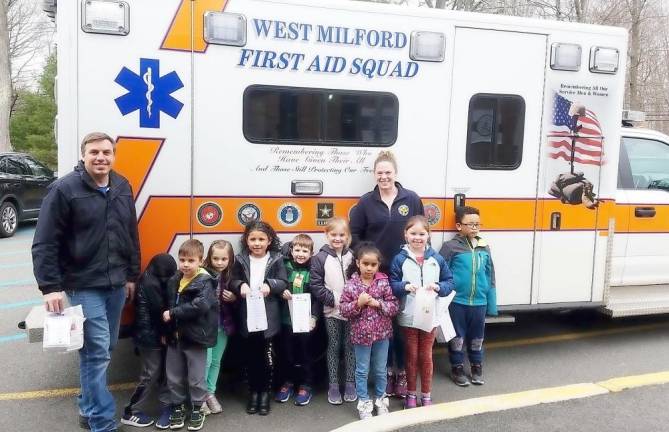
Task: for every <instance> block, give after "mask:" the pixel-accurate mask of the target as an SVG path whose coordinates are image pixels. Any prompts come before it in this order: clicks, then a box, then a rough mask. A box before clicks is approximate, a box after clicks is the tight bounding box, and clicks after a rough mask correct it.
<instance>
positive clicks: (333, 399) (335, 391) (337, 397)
mask: <svg viewBox="0 0 669 432" xmlns="http://www.w3.org/2000/svg"><path fill="white" fill-rule="evenodd" d="M328 402H330V403H331V404H332V405H341V404H342V400H341V392H340V391H339V384H330V388H328Z"/></svg>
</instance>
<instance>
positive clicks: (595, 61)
mask: <svg viewBox="0 0 669 432" xmlns="http://www.w3.org/2000/svg"><path fill="white" fill-rule="evenodd" d="M619 55H620V54H619V52H618V49H616V48H605V47H592V48H591V49H590V72H595V73H605V74H614V73H616V72H618V57H619Z"/></svg>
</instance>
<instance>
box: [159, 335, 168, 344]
mask: <svg viewBox="0 0 669 432" xmlns="http://www.w3.org/2000/svg"><path fill="white" fill-rule="evenodd" d="M160 344H161V345H167V338H166V337H165V336H161V337H160Z"/></svg>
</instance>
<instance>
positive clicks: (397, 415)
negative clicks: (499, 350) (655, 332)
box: [332, 371, 669, 432]
mask: <svg viewBox="0 0 669 432" xmlns="http://www.w3.org/2000/svg"><path fill="white" fill-rule="evenodd" d="M667 383H669V371H664V372H657V373H650V374H643V375H633V376H627V377H618V378H612V379H609V380H605V381H599V382H595V383H581V384H570V385H565V386H560V387H548V388H543V389H536V390H527V391H521V392H516V393H506V394H500V395H492V396H484V397H480V398H473V399H464V400H460V401H455V402H446V403H441V404H436V405H432V406H430V407H425V408H416V409H412V410H403V411H395V412H393V413H390V414H388V415H384V416H382V417H373V418H371V419H367V420H359V421H356V422H353V423H349V424H347V425H345V426H342V427H339V428H337V429H333V430H332V432H356V431H360V430H365V431H366V432H390V431H397V430H400V429H402V428H405V427H410V426H417V425H421V424H427V423H434V422H438V421H443V420H449V419H454V418H459V417H466V416H471V415H475V414H483V413H489V412H496V411H505V410H510V409H517V408H524V407H529V406H534V405H539V404H544V403H555V402H563V401H568V400H573V399H581V398H586V397H591V396H600V395H605V394H608V393H614V392H620V391H623V390H627V389H632V388H638V387H644V386H649V385H658V384H667Z"/></svg>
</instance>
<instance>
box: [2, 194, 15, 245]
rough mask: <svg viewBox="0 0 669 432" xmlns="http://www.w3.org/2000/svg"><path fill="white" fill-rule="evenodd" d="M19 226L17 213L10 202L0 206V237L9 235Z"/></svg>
mask: <svg viewBox="0 0 669 432" xmlns="http://www.w3.org/2000/svg"><path fill="white" fill-rule="evenodd" d="M18 226H19V213H18V211H16V206H15V205H14V204H13V203H11V202H9V201H8V202H5V203H3V204H2V205H1V206H0V237H11V236H13V235H14V233H15V232H16V229H17V228H18Z"/></svg>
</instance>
